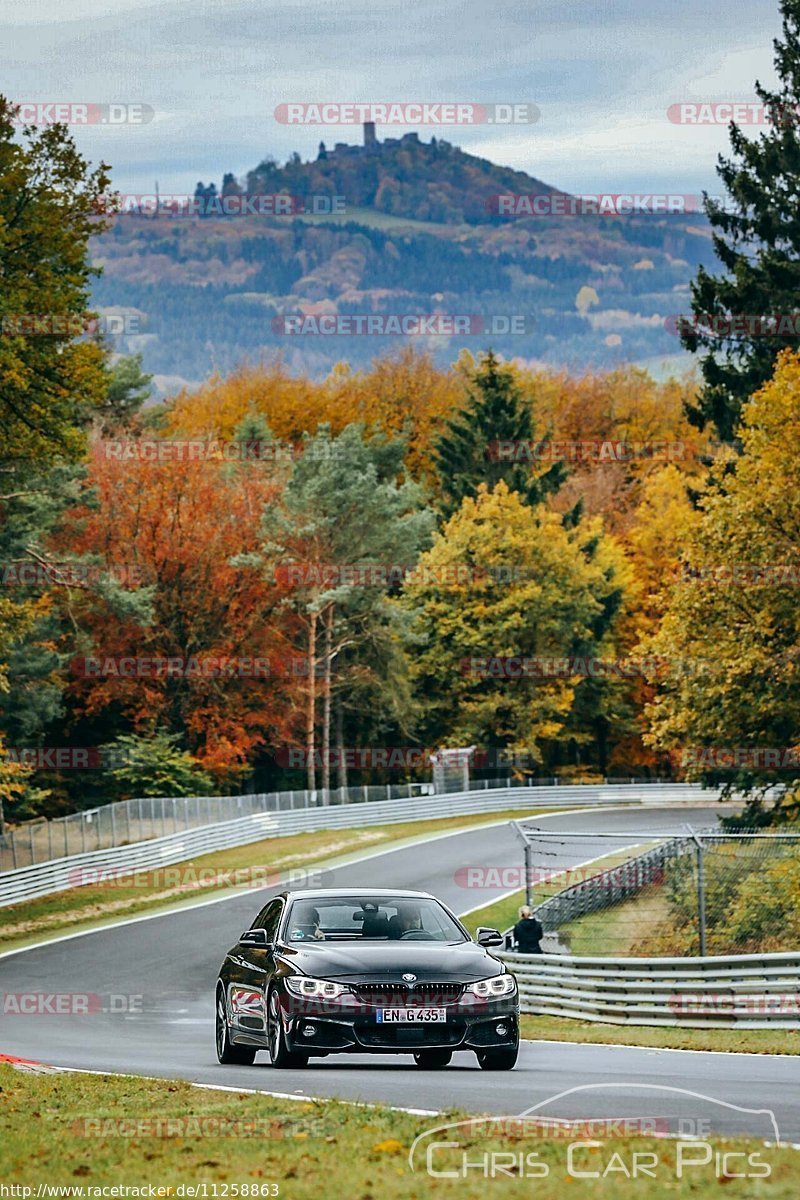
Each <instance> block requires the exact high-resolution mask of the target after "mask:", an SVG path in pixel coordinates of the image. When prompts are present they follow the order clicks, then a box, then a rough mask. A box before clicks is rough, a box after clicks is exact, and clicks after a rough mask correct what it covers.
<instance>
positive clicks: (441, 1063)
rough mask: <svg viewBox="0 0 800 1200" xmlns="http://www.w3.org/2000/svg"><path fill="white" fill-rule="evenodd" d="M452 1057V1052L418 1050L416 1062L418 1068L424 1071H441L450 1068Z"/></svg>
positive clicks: (415, 1057)
mask: <svg viewBox="0 0 800 1200" xmlns="http://www.w3.org/2000/svg"><path fill="white" fill-rule="evenodd" d="M452 1057H453V1051H452V1050H417V1052H416V1053H415V1055H414V1062H415V1063H416V1064H417V1066H418V1067H422V1069H423V1071H439V1070H441V1068H442V1067H446V1066H449V1063H450V1059H451V1058H452Z"/></svg>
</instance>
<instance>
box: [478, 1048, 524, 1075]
mask: <svg viewBox="0 0 800 1200" xmlns="http://www.w3.org/2000/svg"><path fill="white" fill-rule="evenodd" d="M477 1055H478V1065H479V1066H480V1068H481V1070H482V1071H510V1070H511V1068H512V1067H513V1066H514V1065H515V1064H516V1061H517V1056H518V1055H519V1043H517V1045H516V1046H503V1047H502V1048H501V1049H498V1050H478V1051H477Z"/></svg>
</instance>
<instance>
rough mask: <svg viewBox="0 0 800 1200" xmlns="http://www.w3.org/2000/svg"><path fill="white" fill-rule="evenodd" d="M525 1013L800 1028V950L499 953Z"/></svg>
mask: <svg viewBox="0 0 800 1200" xmlns="http://www.w3.org/2000/svg"><path fill="white" fill-rule="evenodd" d="M500 957H501V958H502V959H503V960H504V961H505V962H506V963H507V964H508V966H509V967H510V968H511V970H512V971H513V972H514V974H515V975H516V977H517V982H518V984H519V990H520V1004H521V1008H522V1011H523V1012H526V1013H536V1014H540V1015H545V1016H551V1017H575V1018H577V1019H578V1020H581V1021H602V1022H605V1023H607V1024H611V1025H671V1026H685V1027H687V1028H693V1029H711V1028H715V1027H718V1028H726V1029H727V1028H733V1027H735V1028H737V1029H738V1028H739V1027H746V1028H749V1029H797V1028H800V952H792V953H784V954H741V955H732V956H726V955H709V956H708V957H707V958H618V959H611V958H583V957H582V958H574V957H572V956H571V955H570V956H567V955H562V954H536V955H533V954H517V953H506V952H503V953H501V954H500Z"/></svg>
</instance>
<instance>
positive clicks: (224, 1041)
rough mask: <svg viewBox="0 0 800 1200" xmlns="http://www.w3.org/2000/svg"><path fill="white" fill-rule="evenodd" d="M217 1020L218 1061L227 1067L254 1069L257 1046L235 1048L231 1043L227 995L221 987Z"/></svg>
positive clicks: (216, 1008) (217, 1006)
mask: <svg viewBox="0 0 800 1200" xmlns="http://www.w3.org/2000/svg"><path fill="white" fill-rule="evenodd" d="M214 1007H215V1010H216V1020H215V1035H216V1036H215V1041H216V1045H217V1059H218V1060H219V1062H221V1063H223V1064H224V1065H225V1066H230V1065H233V1064H235V1065H237V1066H240V1067H252V1065H253V1062H254V1060H255V1057H256V1047H255V1046H234V1044H233V1043H232V1041H231V1031H230V1028H229V1026H228V1015H227V1013H226V1011H225V993H224V991H223V990H222V988H221V987H219V988H217V1000H216V1004H215V1006H214Z"/></svg>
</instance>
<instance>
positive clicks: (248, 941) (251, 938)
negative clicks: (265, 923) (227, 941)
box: [239, 929, 269, 948]
mask: <svg viewBox="0 0 800 1200" xmlns="http://www.w3.org/2000/svg"><path fill="white" fill-rule="evenodd" d="M239 945H240V946H261V947H262V948H266V947H267V946H268V945H269V942H268V941H267V931H266V929H245V931H244V933H243V934H242V936H241V937H240V938H239Z"/></svg>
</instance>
